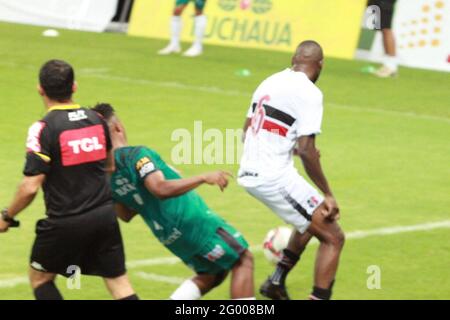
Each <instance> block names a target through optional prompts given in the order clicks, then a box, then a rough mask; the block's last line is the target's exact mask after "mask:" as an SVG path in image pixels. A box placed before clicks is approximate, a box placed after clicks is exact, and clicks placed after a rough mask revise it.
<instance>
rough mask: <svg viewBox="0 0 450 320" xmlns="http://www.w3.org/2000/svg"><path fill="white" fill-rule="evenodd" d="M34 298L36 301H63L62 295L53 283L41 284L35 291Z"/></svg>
mask: <svg viewBox="0 0 450 320" xmlns="http://www.w3.org/2000/svg"><path fill="white" fill-rule="evenodd" d="M34 297H35V298H36V300H63V297H62V295H61V293H60V292H59V290H58V288H57V287H56V286H55V283H54V282H53V281H49V282H46V283H44V284H41V285H40V286H39V287H37V288H36V289H34Z"/></svg>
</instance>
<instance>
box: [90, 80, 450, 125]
mask: <svg viewBox="0 0 450 320" xmlns="http://www.w3.org/2000/svg"><path fill="white" fill-rule="evenodd" d="M84 76H85V77H91V78H98V79H105V80H113V81H121V82H128V83H133V84H140V85H153V86H158V87H163V88H175V89H184V90H193V91H200V92H206V93H216V94H221V95H226V96H242V97H250V94H249V93H248V92H243V91H239V90H226V89H222V88H219V87H212V86H195V85H188V84H184V83H181V82H176V81H170V82H169V81H157V80H148V79H136V78H130V77H121V76H113V75H108V74H105V73H89V74H84ZM327 106H330V107H332V108H339V109H344V110H349V111H354V112H369V113H378V114H385V115H390V116H400V117H409V118H416V119H424V120H433V121H439V122H445V123H450V118H447V117H445V116H442V117H439V116H433V115H427V114H418V113H414V112H402V111H393V110H386V109H375V108H363V107H353V106H346V105H341V104H337V103H328V104H327Z"/></svg>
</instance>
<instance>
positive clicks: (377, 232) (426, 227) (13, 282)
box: [0, 220, 450, 289]
mask: <svg viewBox="0 0 450 320" xmlns="http://www.w3.org/2000/svg"><path fill="white" fill-rule="evenodd" d="M446 228H450V220H443V221H437V222H429V223H422V224H416V225H410V226H394V227H386V228H377V229H372V230H361V231H359V230H356V231H352V232H348V233H346V235H345V237H346V239H347V240H349V239H364V238H368V237H374V236H387V235H395V234H400V233H407V232H418V231H430V230H435V229H446ZM317 243H318V242H317V241H314V242H311V244H317ZM251 251H252V252H260V251H262V246H260V245H259V246H256V247H255V246H253V247H252V248H251ZM180 262H181V260H180V259H178V258H177V257H163V258H154V259H144V260H134V261H129V262H128V263H127V267H128V269H135V268H139V267H147V266H159V265H163V266H167V265H174V264H177V263H180ZM137 274H138V276H139V277H141V278H143V277H144V276H145V277H147V280H149V279H150V278H152V280H154V281H160V282H167V283H173V284H178V282H177V283H175V282H174V281H175V280H174V279H176V281H179V280H180V278H175V277H165V276H160V275H156V274H153V273H145V272H138V273H137ZM144 274H145V275H144ZM157 279H159V280H157ZM164 279H165V280H164ZM25 283H28V278H26V277H16V278H10V279H4V280H0V289H3V288H13V287H16V286H18V285H21V284H25Z"/></svg>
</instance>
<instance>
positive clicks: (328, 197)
mask: <svg viewBox="0 0 450 320" xmlns="http://www.w3.org/2000/svg"><path fill="white" fill-rule="evenodd" d="M315 141H316V138H315V135H311V136H302V137H300V138H299V139H298V144H297V145H298V146H297V153H298V155H299V156H300V159H302V162H303V166H304V168H305V171H306V173H307V174H308V176H309V177H310V178H311V180H312V181H313V182H314V184H315V185H316V186H317V187H318V188H319V189H320V191H322V192H323V194H324V195H325V200H324V204H325V208H326V209H327V210H326V211H324V212H322V214H323V215H324V216H325V217H330V218H333V219H338V218H339V206H338V204H337V202H336V199H335V198H334V196H333V193H332V192H331V188H330V186H329V184H328V181H327V178H326V177H325V174H324V172H323V170H322V165H321V164H320V152H319V150H318V149H317V148H316V142H315Z"/></svg>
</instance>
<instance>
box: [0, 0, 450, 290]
mask: <svg viewBox="0 0 450 320" xmlns="http://www.w3.org/2000/svg"><path fill="white" fill-rule="evenodd" d="M6 2H7V1H5V0H1V1H0V6H1V5H3V4H4V3H6ZM139 2H141V4H140V5H141V6H142V5H143V3H146V4H145V5H149V6H150V5H152V3H153V2H152V1H144V0H141V1H135V8H134V10H138V9H137V8H139V6H138V5H139ZM167 2H168V3H169V5H168V8H169V10H170V6H171V5H170V1H167ZM349 2H350V1H347V6H349V4H348V3H349ZM351 2H352V6H351V10H347V11H345V10H343V12H344V13H346V14H348V20H346V24H345V25H342V27H343V28H344V29H345V28H348V29H345V30H346V31H342V30H341V29H340V26H341V24H340V23H338V24H337V27H336V28H332V27H330V25H329V24H327V23H326V22H325V21H324V20H320V19H317V20H318V21H319V22H320V23H319V22H318V24H317V25H315V26H314V28H311V29H310V30H304V29H302V30H300V31H299V32H293V38H292V45H295V43H296V42H298V41H300V40H302V39H304V38H306V37H320V34H323V35H325V36H326V35H327V34H328V32H333V34H334V36H333V41H330V43H329V42H328V41H326V43H324V46H325V48H326V53H327V60H326V67H325V71H324V74H323V75H322V77H321V79H320V80H319V82H318V85H319V87H320V88H321V89H322V90H323V92H324V94H325V99H326V100H325V108H326V111H325V119H324V128H323V132H324V134H323V135H322V136H321V137H320V140H319V146H320V149H321V151H322V156H323V157H322V159H323V161H324V165H325V169H326V172H327V174H328V175H329V179H330V180H331V182H332V185H333V187H334V189H335V190H336V194H337V198H338V200H339V202H340V205H341V207H342V212H343V213H342V221H341V223H342V225H343V227H344V229H345V231H346V232H347V234H348V238H349V240H348V242H347V244H346V247H345V250H344V253H343V258H342V262H341V267H340V269H339V274H338V280H337V284H336V290H335V298H336V299H403V298H404V299H449V298H450V285H449V281H448V279H449V277H450V271H449V270H450V269H449V268H448V266H449V265H450V257H449V249H450V247H449V246H450V244H449V243H450V242H449V240H450V235H449V230H448V229H449V228H450V220H449V219H450V218H449V210H448V208H449V205H450V200H449V196H448V195H449V194H450V184H449V181H450V170H449V166H448V163H449V155H450V146H449V144H448V137H449V133H450V132H449V131H450V128H449V125H450V120H449V117H450V112H449V107H450V105H449V101H450V94H449V90H448V87H449V84H450V83H449V77H448V73H445V72H435V71H426V70H419V69H412V68H401V70H400V77H398V78H395V79H387V80H382V79H376V78H373V77H371V76H370V75H368V74H364V73H361V72H360V70H361V68H362V67H364V66H365V65H366V64H367V62H364V61H359V60H353V59H351V58H352V57H353V54H354V52H355V49H356V47H357V46H358V40H359V38H360V35H361V33H360V27H361V19H362V18H363V13H364V12H363V11H364V1H354V2H353V1H351ZM439 2H442V3H444V7H443V9H442V10H443V12H444V13H443V19H444V21H448V20H446V19H448V17H447V16H446V12H448V8H449V3H448V2H446V1H419V0H418V1H416V3H417V7H418V8H419V11H420V8H422V7H423V5H431V6H432V7H433V6H434V7H433V8H435V9H436V10H437V9H439V8H437V7H436V4H437V3H439ZM286 3H289V2H288V1H286ZM301 3H302V5H306V4H307V1H302V2H301ZM315 3H316V2H315ZM211 4H212V6H211V7H214V4H217V5H218V2H216V3H214V2H213V1H211ZM355 4H356V5H355ZM343 5H345V2H342V4H341V6H339V8H342V6H343ZM0 8H3V7H0ZM295 8H297V7H295ZM328 8H329V7H328ZM331 8H332V9H333V10H330V12H335V13H336V14H337V15H339V12H340V11H339V9H338V8H337V6H336V7H333V6H331ZM355 8H359V9H358V10H356V9H355ZM166 9H167V8H166V7H165V5H164V6H163V7H161V10H160V11H150V12H148V17H149V18H148V21H149V22H151V21H152V20H151V19H150V17H155V19H157V21H159V22H158V23H160V25H158V27H157V28H156V27H155V30H156V31H158V34H161V35H162V37H163V36H164V33H165V32H167V30H166V29H167V19H168V17H169V15H170V12H166ZM219 9H220V8H219V7H217V10H219ZM307 9H310V10H312V11H308V12H315V13H316V14H317V15H318V16H319V18H320V17H322V16H321V15H320V14H318V13H317V12H322V11H320V8H304V10H307ZM214 10H216V9H214V8H212V13H211V14H214V13H215V11H214ZM295 10H296V9H295ZM295 10H294V9H293V10H292V14H293V16H294V15H295V14H299V15H303V14H304V13H303V12H301V10H299V12H298V13H296V11H295ZM0 11H1V10H0ZM353 11H354V12H353ZM115 14H116V10H114V12H111V14H110V16H109V19H108V20H111V18H112V16H113V15H115ZM227 14H235V15H236V16H233V17H240V15H243V14H244V13H242V12H241V13H227ZM252 14H253V13H252ZM274 14H275V13H274ZM342 14H343V13H342ZM0 15H1V13H0ZM254 15H256V14H254ZM330 15H331V14H330ZM133 16H134V18H136V19H137V20H135V21H134V22H133ZM353 16H354V17H355V18H354V20H353ZM116 17H117V19H116V20H120V19H119V18H120V14H119V15H116ZM145 17H146V12H145V10H143V9H142V10H138V11H133V13H132V14H131V18H132V23H131V25H130V31H129V32H130V34H133V33H134V32H136V34H138V31H136V30H137V29H134V30H135V31H133V28H134V27H133V23H135V27H136V26H138V25H139V24H140V22H139V19H144V18H145ZM158 17H160V19H159V20H158ZM322 18H323V17H322ZM185 19H186V22H187V21H188V19H189V18H188V17H185ZM249 19H256V18H249ZM331 19H334V18H333V17H331ZM336 19H337V18H336ZM271 20H273V19H272V18H271ZM153 21H155V20H153ZM164 21H166V22H164ZM252 21H253V20H252ZM306 21H308V22H311V23H315V21H314V19H313V18H312V17H310V18H308V20H306ZM327 21H328V20H327ZM331 21H334V20H331ZM350 26H351V28H352V29H351V28H350ZM446 26H448V24H445V23H443V24H442V29H443V31H442V32H443V33H444V32H445V31H444V30H445V27H446ZM116 27H117V26H116ZM136 28H137V27H136ZM353 28H356V31H355V30H354V29H353ZM0 29H1V31H0V34H1V36H0V108H1V112H2V119H1V120H0V123H1V129H2V130H1V132H2V135H1V136H0V145H1V151H2V155H1V156H0V176H1V177H2V178H1V179H0V200H1V202H2V204H3V205H7V203H5V202H6V201H8V200H9V199H10V198H11V196H12V195H13V193H14V190H15V185H16V183H17V182H18V181H19V179H20V176H21V169H22V165H23V153H24V140H25V137H26V131H27V128H28V126H29V125H30V124H31V123H32V122H33V121H34V120H36V119H37V118H39V117H41V116H42V114H43V112H44V110H43V108H42V106H41V105H42V104H41V101H40V100H39V97H38V96H37V94H35V92H34V91H35V85H36V80H37V79H36V74H37V70H38V68H39V66H40V65H41V64H42V62H43V61H45V60H47V59H50V58H54V57H58V58H63V59H66V60H68V61H70V62H71V63H72V64H73V65H74V66H75V68H76V70H77V78H78V82H79V83H80V91H79V93H78V94H77V95H76V99H77V101H78V102H80V103H81V104H83V105H92V104H94V103H96V102H98V101H109V102H111V103H113V104H114V105H115V106H116V107H117V109H118V112H119V113H120V115H121V117H122V118H123V120H124V122H125V125H126V126H127V128H128V131H129V136H130V142H131V143H133V144H146V145H149V146H151V147H152V148H154V149H156V150H158V151H159V152H160V153H161V154H162V155H163V156H164V157H165V158H167V159H169V158H170V154H171V150H172V148H173V146H174V142H172V141H171V140H170V137H171V133H172V132H173V130H175V129H177V128H187V129H189V130H192V128H193V123H194V121H196V120H202V121H203V126H204V130H206V129H207V128H218V129H220V130H221V131H223V132H224V131H225V129H227V128H240V127H241V125H242V122H243V117H244V115H245V111H246V108H247V106H248V103H249V99H250V95H251V93H252V91H253V90H254V88H255V87H256V86H257V85H258V83H259V82H260V81H261V80H262V79H264V78H265V77H266V76H267V75H269V74H271V73H273V72H276V71H278V70H280V69H282V68H284V67H286V66H287V65H288V64H289V61H290V54H289V51H290V50H291V49H292V48H286V49H285V50H284V49H283V50H282V51H281V52H279V51H274V50H273V49H274V48H264V46H263V47H258V48H254V46H253V45H252V46H247V45H245V44H239V43H234V42H233V43H226V44H227V46H223V45H219V46H216V45H208V46H207V48H206V51H205V54H204V56H203V57H201V58H199V59H191V60H188V59H185V58H182V57H179V56H170V57H159V56H157V55H156V54H155V52H156V51H157V50H158V49H159V48H161V47H162V46H163V45H164V43H165V40H161V39H155V38H159V36H158V35H155V34H145V32H149V30H147V31H146V29H145V26H144V29H143V30H142V31H140V32H142V34H140V35H152V36H153V38H152V39H148V38H143V37H128V36H126V35H124V34H121V33H90V32H80V31H76V30H65V29H60V33H61V35H60V37H58V38H44V37H42V36H41V33H42V31H43V30H44V29H46V27H42V26H27V25H20V24H12V23H0ZM108 29H114V30H120V29H121V28H120V26H119V28H115V27H114V25H109V26H108ZM350 29H351V30H350ZM187 30H189V29H187ZM150 31H151V30H150ZM156 31H154V32H156ZM159 32H160V33H159ZM185 37H186V38H185V39H186V40H189V37H190V35H189V32H188V33H187V34H185ZM325 39H326V38H324V40H325ZM440 39H441V42H442V48H444V49H442V50H446V49H445V48H447V50H448V37H447V38H446V37H444V36H442V37H441V38H440ZM350 40H351V41H350ZM375 40H376V39H375ZM210 41H211V43H214V44H218V43H217V42H218V40H217V39H211V40H210ZM350 42H351V43H350ZM222 44H223V43H222ZM236 46H239V47H251V48H244V49H243V48H236ZM349 48H352V50H353V51H352V52H353V53H351V54H350V53H349V52H350V51H351V50H350V49H349ZM369 48H370V47H369ZM275 49H277V48H275ZM416 49H417V50H420V48H416ZM435 49H437V48H435ZM411 50H412V48H411ZM442 50H440V49H439V50H437V51H439V52H441V51H442ZM443 52H445V51H443ZM416 53H417V52H416ZM445 54H447V55H448V52H446V53H445ZM416 55H417V60H425V59H429V58H427V57H423V56H422V55H421V54H420V51H419V53H417V54H416ZM341 58H345V59H341ZM242 69H247V70H249V71H250V74H249V76H242V74H241V73H239V72H238V71H239V70H242ZM297 166H298V167H299V168H301V164H300V163H299V162H297ZM217 168H226V169H229V170H232V171H234V172H235V171H236V169H237V165H182V166H180V169H181V170H182V172H183V174H184V175H187V176H190V175H194V174H197V173H200V172H202V171H205V170H213V169H217ZM200 193H201V194H202V195H203V196H204V197H205V199H206V201H207V202H208V203H209V204H210V205H211V207H212V208H214V209H215V210H216V211H218V212H219V213H220V214H221V215H223V216H224V217H225V218H226V219H227V220H229V221H230V222H231V223H232V224H234V225H235V226H237V227H238V228H239V229H240V230H241V231H242V232H243V233H244V234H245V236H246V237H247V238H248V240H249V241H250V242H251V244H252V245H253V246H254V248H255V250H254V251H255V256H256V283H257V285H258V284H259V283H261V282H262V281H263V280H264V279H265V277H266V276H267V275H268V273H269V272H270V271H271V270H272V267H271V266H270V265H269V264H268V263H267V262H266V261H265V260H264V258H263V255H262V253H261V250H260V249H258V248H260V247H261V241H262V239H263V238H264V235H265V234H266V232H267V231H268V230H269V229H270V228H273V227H275V226H278V225H282V223H281V222H280V221H279V220H278V219H277V218H276V217H275V216H274V215H273V214H271V213H270V212H269V210H268V209H266V208H265V207H263V206H262V205H261V204H259V203H257V202H256V201H255V200H253V199H252V198H250V197H249V196H248V195H246V194H245V193H244V192H243V190H241V189H240V188H239V187H238V186H237V185H236V184H235V183H232V184H231V186H230V188H229V189H228V190H227V191H226V192H225V193H224V194H221V193H220V192H219V191H217V190H215V189H214V188H208V187H202V188H201V189H200ZM41 217H43V203H42V200H41V199H40V198H39V199H38V201H36V202H35V203H34V204H33V206H32V207H30V208H29V209H28V210H27V211H26V212H24V213H23V214H22V215H21V216H20V217H19V218H20V220H22V228H21V229H20V230H11V231H10V232H8V233H7V234H2V235H0V243H1V246H0V257H1V262H2V263H1V264H0V299H31V298H32V294H31V290H30V289H29V287H28V285H27V279H26V271H27V260H28V254H29V250H30V246H31V243H32V240H33V230H34V223H35V221H36V220H37V219H39V218H41ZM122 230H123V233H124V238H125V244H126V250H127V258H128V261H129V271H130V276H131V280H132V282H133V285H134V286H135V287H136V290H137V291H138V293H139V294H140V295H141V296H142V297H143V298H146V299H165V298H167V297H168V295H169V294H170V292H171V291H172V290H173V289H174V288H175V287H176V286H177V283H179V282H180V281H181V280H182V279H183V278H185V277H187V276H189V275H190V271H189V270H188V269H187V268H186V267H184V266H183V265H182V264H181V263H179V262H178V261H177V260H176V259H174V258H173V257H171V255H170V254H169V253H168V252H167V251H165V249H164V248H163V247H162V246H161V245H160V244H159V243H157V242H156V240H155V239H154V238H153V236H152V235H151V234H150V232H149V230H147V227H146V226H145V225H144V224H143V223H142V221H135V222H133V223H132V224H130V225H125V224H122ZM314 247H315V245H314V244H313V245H312V246H311V248H309V249H308V250H307V252H306V254H305V256H304V257H303V260H302V262H301V265H300V267H299V268H298V269H296V270H295V271H294V272H293V274H292V275H291V276H290V278H289V280H288V286H289V288H290V291H291V292H292V295H293V297H294V298H296V299H300V298H305V297H306V296H307V293H308V292H309V288H310V286H311V281H312V265H313V257H314ZM372 265H376V266H379V267H380V269H381V289H378V290H370V289H368V288H367V279H368V277H369V274H368V273H367V268H368V267H369V266H372ZM60 286H61V287H62V288H64V279H60ZM63 293H64V295H65V297H66V298H69V299H96V298H101V299H103V298H105V299H107V298H108V297H109V296H108V294H107V293H106V291H105V289H104V287H103V284H102V283H101V280H98V279H91V278H87V277H85V278H83V279H82V288H81V290H68V289H64V290H63ZM227 296H228V288H227V285H223V286H221V287H220V288H219V289H218V290H215V291H213V292H212V293H211V294H209V295H208V296H207V297H206V298H210V299H220V298H226V297H227Z"/></svg>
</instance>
